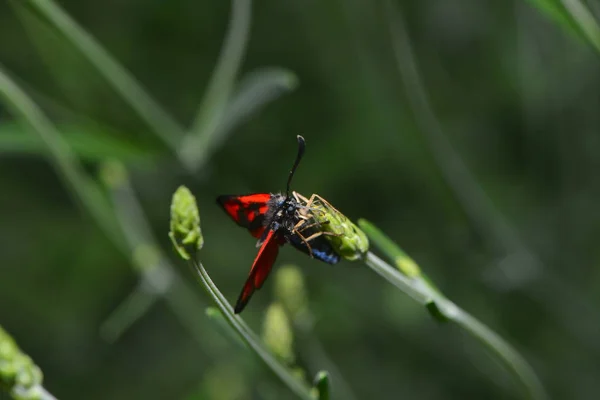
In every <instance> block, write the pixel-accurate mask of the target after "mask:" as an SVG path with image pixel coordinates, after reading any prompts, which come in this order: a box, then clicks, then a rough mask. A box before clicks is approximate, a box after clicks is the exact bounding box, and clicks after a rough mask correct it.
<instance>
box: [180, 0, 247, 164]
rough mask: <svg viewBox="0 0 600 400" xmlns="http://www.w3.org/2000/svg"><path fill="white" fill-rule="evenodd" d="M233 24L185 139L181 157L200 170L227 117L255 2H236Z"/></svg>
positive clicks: (232, 13) (231, 22)
mask: <svg viewBox="0 0 600 400" xmlns="http://www.w3.org/2000/svg"><path fill="white" fill-rule="evenodd" d="M231 4H232V11H231V20H230V23H229V29H228V32H227V36H226V38H225V43H224V44H223V48H222V50H221V55H220V57H219V61H218V62H217V66H216V67H215V71H214V73H213V76H212V78H211V80H210V82H209V85H208V88H207V90H206V92H205V94H204V99H203V100H202V102H201V103H200V107H199V108H198V112H197V113H196V118H195V120H194V122H193V124H192V127H191V129H190V133H189V134H188V135H187V136H186V137H185V138H184V141H183V143H182V145H181V147H180V152H179V153H180V155H181V158H182V159H183V161H184V162H185V163H186V165H187V166H188V167H189V168H191V169H197V168H198V167H199V166H200V165H201V164H202V163H204V162H205V160H206V158H207V156H208V154H209V153H210V151H211V150H212V146H214V139H215V136H217V135H218V133H219V130H218V128H219V125H220V123H221V121H222V120H223V118H224V116H225V115H226V109H227V105H228V103H229V99H230V97H231V93H232V92H233V88H234V85H235V81H236V77H237V74H238V70H239V68H240V64H241V62H242V59H243V57H244V53H245V50H246V43H247V41H248V37H249V32H250V17H251V10H252V2H251V0H232V3H231Z"/></svg>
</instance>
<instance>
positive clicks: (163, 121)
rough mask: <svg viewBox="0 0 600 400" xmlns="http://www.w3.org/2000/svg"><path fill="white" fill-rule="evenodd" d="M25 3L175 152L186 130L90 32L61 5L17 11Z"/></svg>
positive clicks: (32, 1) (39, 2)
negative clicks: (58, 33)
mask: <svg viewBox="0 0 600 400" xmlns="http://www.w3.org/2000/svg"><path fill="white" fill-rule="evenodd" d="M21 3H26V4H28V5H29V7H31V8H32V9H34V10H35V11H37V12H38V13H40V14H41V15H42V16H43V17H44V18H45V19H46V20H47V21H48V23H49V24H51V25H52V26H53V27H54V28H55V29H56V30H57V31H59V32H60V33H61V34H62V35H63V37H64V38H65V39H67V40H68V41H69V42H70V43H71V44H72V45H73V46H74V47H75V48H77V49H78V50H79V51H80V52H81V54H82V55H83V56H85V58H87V59H88V60H89V62H90V63H91V64H92V65H93V66H94V67H95V68H96V70H97V71H98V72H99V73H100V74H101V75H102V76H103V77H104V78H105V79H106V80H107V82H108V83H109V84H110V85H111V86H112V87H113V89H114V90H115V91H116V92H117V93H119V95H120V96H121V97H122V98H123V99H124V100H125V101H126V102H127V103H128V104H129V105H130V106H131V107H132V109H133V110H134V111H135V112H136V113H137V114H138V116H139V117H140V118H141V119H142V120H143V121H144V122H145V123H146V124H147V125H148V127H149V128H150V129H151V130H152V131H153V132H154V133H155V134H156V135H157V136H158V137H159V138H160V139H162V141H163V142H164V143H165V144H167V145H168V146H169V147H170V148H171V149H173V150H175V149H176V148H177V146H178V144H179V142H180V140H181V138H182V137H183V133H184V131H183V129H182V128H181V127H180V126H179V124H177V122H176V121H174V120H173V119H172V118H171V117H170V116H169V115H168V114H167V112H166V111H165V110H164V109H163V108H162V107H161V106H160V105H158V103H156V101H155V100H154V99H152V97H151V96H150V95H149V94H148V93H147V92H146V91H145V90H144V88H143V87H142V86H141V85H140V84H139V83H138V82H137V80H136V79H135V78H134V77H133V76H132V75H131V74H130V73H129V72H128V71H127V70H126V69H125V68H124V67H123V66H122V65H121V64H119V62H118V61H116V60H115V59H114V58H113V57H112V56H111V55H110V54H109V53H108V51H106V50H105V49H104V48H103V47H102V46H101V45H100V44H99V43H98V42H97V41H96V40H95V39H94V38H93V37H92V36H91V35H90V34H89V33H88V32H86V31H85V30H84V29H83V28H82V27H81V26H79V25H78V24H77V23H76V22H75V21H74V20H73V19H72V18H71V17H70V16H69V15H68V14H67V13H66V12H65V11H64V10H63V9H62V8H61V7H60V6H59V5H58V4H56V3H55V2H53V1H52V0H26V1H25V2H22V1H19V2H16V1H15V0H12V4H13V6H14V7H20V4H21Z"/></svg>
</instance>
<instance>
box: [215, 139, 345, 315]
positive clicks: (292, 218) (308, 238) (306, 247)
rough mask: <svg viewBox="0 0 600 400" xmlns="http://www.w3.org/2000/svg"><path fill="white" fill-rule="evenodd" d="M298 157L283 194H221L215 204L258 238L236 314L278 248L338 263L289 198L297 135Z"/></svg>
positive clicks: (301, 148)
mask: <svg viewBox="0 0 600 400" xmlns="http://www.w3.org/2000/svg"><path fill="white" fill-rule="evenodd" d="M297 138H298V154H297V156H296V160H295V162H294V165H293V166H292V169H291V170H290V174H289V176H288V180H287V185H286V192H285V195H283V194H280V193H278V194H271V193H254V194H248V195H223V196H219V197H218V198H217V202H218V203H219V204H220V205H221V206H222V207H223V209H224V210H225V212H226V213H227V214H228V215H229V216H230V217H231V218H232V219H233V220H234V221H235V222H236V223H237V224H238V225H239V226H241V227H244V228H246V229H248V230H249V231H250V234H251V235H252V236H254V237H255V238H258V242H257V243H256V247H259V250H258V254H257V255H256V258H255V259H254V263H253V264H252V267H251V269H250V274H249V276H248V279H247V280H246V283H245V284H244V288H243V289H242V293H241V294H240V296H239V298H238V300H237V302H236V304H235V308H234V311H235V313H236V314H237V313H240V312H242V310H243V309H244V308H245V307H246V305H247V304H248V301H250V298H251V297H252V295H253V294H254V292H255V291H256V290H257V289H260V288H261V286H262V285H263V283H264V282H265V280H266V279H267V277H268V276H269V273H270V272H271V268H272V267H273V264H274V263H275V259H276V258H277V254H278V253H279V247H281V246H283V245H284V244H285V243H289V244H291V245H292V246H294V247H295V248H296V249H298V250H300V251H302V252H304V253H306V254H308V255H310V256H312V257H314V258H316V259H318V260H321V261H323V262H326V263H328V264H336V263H338V262H339V261H340V255H339V254H338V253H336V252H335V251H334V249H333V247H332V246H331V243H330V242H329V241H328V240H327V239H326V238H325V236H324V235H321V234H320V232H319V230H318V229H317V227H315V226H314V224H310V223H306V222H307V221H308V220H309V219H310V216H309V215H307V212H306V208H307V207H306V205H305V204H302V203H301V202H300V201H299V197H298V194H297V193H295V192H294V193H293V195H290V185H291V183H292V178H293V177H294V173H295V172H296V168H298V164H299V163H300V160H301V159H302V156H303V155H304V148H305V142H304V138H303V137H302V136H299V135H298V137H297Z"/></svg>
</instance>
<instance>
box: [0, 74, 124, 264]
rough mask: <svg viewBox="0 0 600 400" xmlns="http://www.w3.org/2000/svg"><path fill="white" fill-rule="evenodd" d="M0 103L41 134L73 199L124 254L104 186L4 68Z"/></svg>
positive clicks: (118, 229)
mask: <svg viewBox="0 0 600 400" xmlns="http://www.w3.org/2000/svg"><path fill="white" fill-rule="evenodd" d="M0 99H2V100H3V102H4V103H5V104H6V105H7V106H8V109H9V110H11V111H12V112H13V114H14V115H15V116H16V117H17V118H19V119H20V120H21V121H23V122H24V123H25V124H26V125H27V126H28V127H29V128H30V129H31V130H32V131H33V132H35V133H37V134H38V135H39V137H40V138H41V140H42V142H43V143H44V144H45V146H46V148H47V155H48V157H49V160H50V162H51V164H52V165H53V167H54V169H55V170H56V173H57V174H58V175H59V176H60V178H61V179H62V180H63V182H64V184H65V185H66V186H67V188H68V189H69V191H70V192H71V194H72V195H73V197H74V198H75V199H76V200H78V201H79V202H80V203H81V204H82V205H83V207H84V209H85V210H87V211H89V213H90V214H91V216H92V218H93V219H94V220H95V222H96V223H97V224H98V226H99V227H100V228H101V229H102V230H103V231H104V232H105V234H106V235H107V236H108V237H109V238H111V239H112V241H113V243H114V244H115V245H116V246H117V248H119V249H120V250H122V251H124V252H125V251H126V250H125V249H124V242H123V240H122V231H121V229H120V227H119V225H118V222H117V220H116V217H115V214H114V212H113V210H112V208H111V206H110V204H109V203H108V200H107V198H106V196H105V195H104V193H103V192H102V190H101V188H100V185H99V184H98V183H97V182H95V181H94V180H92V179H90V177H89V176H88V175H87V174H86V173H85V171H84V169H83V167H82V166H81V164H80V163H79V160H78V159H77V156H76V155H75V154H74V153H73V151H72V150H71V148H70V147H69V145H68V144H67V143H66V142H65V141H64V139H63V138H62V137H61V135H60V133H59V132H58V131H57V129H56V128H55V127H54V125H53V124H52V122H50V120H49V119H48V118H47V117H46V116H45V115H44V113H43V112H42V110H40V108H39V107H38V106H37V105H36V104H35V103H34V102H33V101H32V100H31V99H30V98H29V96H27V94H26V93H25V92H24V91H23V90H21V88H19V86H17V85H16V84H15V83H14V81H13V80H12V79H10V77H9V76H8V74H7V73H6V72H5V71H4V69H3V66H2V65H0Z"/></svg>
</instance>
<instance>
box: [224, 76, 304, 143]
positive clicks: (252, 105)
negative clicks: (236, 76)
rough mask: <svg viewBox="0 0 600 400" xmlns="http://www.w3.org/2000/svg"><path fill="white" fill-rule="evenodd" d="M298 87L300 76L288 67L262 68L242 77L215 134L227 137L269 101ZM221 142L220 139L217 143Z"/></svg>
mask: <svg viewBox="0 0 600 400" xmlns="http://www.w3.org/2000/svg"><path fill="white" fill-rule="evenodd" d="M297 86H298V77H297V76H296V75H295V74H294V73H293V72H292V71H289V70H287V69H283V68H277V67H273V68H263V69H260V70H258V71H254V72H251V73H249V74H248V75H246V76H245V77H244V78H242V80H241V82H240V84H239V87H238V88H237V90H236V92H235V94H234V95H233V98H232V100H231V101H230V102H229V104H228V106H227V111H226V112H225V115H226V116H227V118H223V119H222V121H221V123H220V124H219V128H218V129H217V131H218V132H217V133H216V134H215V136H219V137H221V136H224V135H227V134H228V133H230V132H231V131H232V130H233V129H235V128H236V127H237V126H238V125H240V124H241V123H243V122H244V121H246V120H247V119H248V118H249V117H250V116H252V115H253V114H255V113H257V112H258V111H259V110H260V109H262V108H263V107H264V106H265V105H266V104H268V103H269V102H271V101H273V100H275V99H276V98H278V97H279V96H281V95H282V94H285V93H287V92H290V91H292V90H294V89H295V88H296V87H297ZM218 143H220V142H217V144H218Z"/></svg>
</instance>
